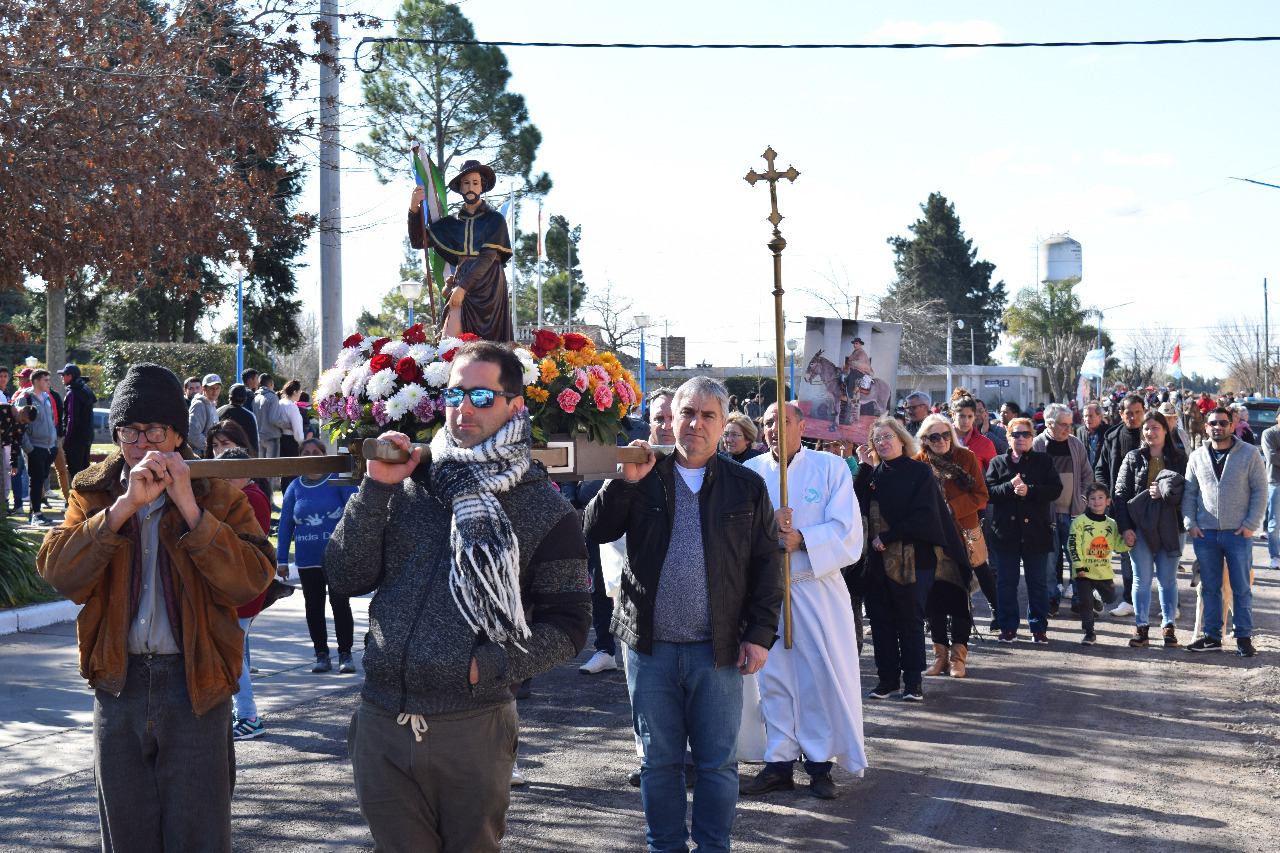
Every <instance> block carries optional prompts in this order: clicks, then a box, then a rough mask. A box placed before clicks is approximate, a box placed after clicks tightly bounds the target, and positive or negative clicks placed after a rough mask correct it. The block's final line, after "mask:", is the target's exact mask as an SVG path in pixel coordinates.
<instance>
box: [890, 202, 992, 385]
mask: <svg viewBox="0 0 1280 853" xmlns="http://www.w3.org/2000/svg"><path fill="white" fill-rule="evenodd" d="M920 209H921V211H923V212H924V218H923V219H917V220H916V222H915V224H914V225H912V226H911V228H910V231H911V233H912V234H914V235H915V236H914V237H912V238H906V237H890V238H888V240H887V241H886V242H887V243H888V244H889V245H890V246H892V247H893V253H894V255H895V256H896V257H895V258H894V261H893V269H894V272H895V273H897V280H896V281H894V282H893V283H892V284H891V285H889V288H888V295H889V297H891V298H893V299H897V300H899V301H913V300H915V301H923V300H928V299H939V300H941V301H942V303H943V305H944V308H943V311H944V312H950V313H951V314H952V315H954V316H955V317H956V318H958V319H962V320H964V321H965V323H966V324H969V323H972V324H973V325H974V326H975V331H976V333H977V334H976V335H975V338H974V341H975V346H974V349H975V353H974V359H975V361H976V363H978V364H990V363H991V351H992V350H993V349H994V348H995V343H996V340H997V338H998V337H999V335H1000V321H1001V316H1002V315H1003V313H1004V306H1005V301H1006V298H1007V297H1006V294H1005V287H1004V282H1003V281H999V282H996V283H995V284H992V283H991V277H992V273H994V272H995V269H996V265H995V264H993V263H991V262H990V261H979V260H977V255H978V252H977V250H976V249H974V248H973V241H972V240H969V239H968V238H966V237H965V236H964V232H963V231H962V230H961V229H960V218H959V217H958V216H956V210H955V206H954V205H953V204H951V202H949V201H947V200H946V198H945V197H943V195H942V194H941V193H930V194H929V198H928V200H927V201H926V202H925V203H924V204H922V205H920Z"/></svg>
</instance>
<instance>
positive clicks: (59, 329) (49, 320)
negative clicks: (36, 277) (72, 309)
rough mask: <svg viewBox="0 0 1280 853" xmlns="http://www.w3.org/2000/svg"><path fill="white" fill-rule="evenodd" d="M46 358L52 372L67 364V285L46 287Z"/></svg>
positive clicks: (46, 364)
mask: <svg viewBox="0 0 1280 853" xmlns="http://www.w3.org/2000/svg"><path fill="white" fill-rule="evenodd" d="M45 299H46V300H47V302H46V303H45V335H44V340H45V356H44V364H45V367H46V368H48V369H49V370H50V371H51V372H52V371H55V370H61V369H62V366H63V365H65V364H66V363H67V285H66V282H57V283H54V282H48V283H47V284H46V286H45Z"/></svg>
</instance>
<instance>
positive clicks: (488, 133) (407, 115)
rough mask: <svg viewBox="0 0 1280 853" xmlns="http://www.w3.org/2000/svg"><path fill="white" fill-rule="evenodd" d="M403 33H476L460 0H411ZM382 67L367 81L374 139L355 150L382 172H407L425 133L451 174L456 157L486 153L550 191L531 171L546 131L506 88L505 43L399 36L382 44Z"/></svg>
mask: <svg viewBox="0 0 1280 853" xmlns="http://www.w3.org/2000/svg"><path fill="white" fill-rule="evenodd" d="M396 35H397V36H399V37H401V38H410V39H428V40H446V41H447V40H451V39H456V40H469V39H474V38H475V37H476V33H475V28H474V27H472V25H471V21H469V20H467V17H466V16H465V15H463V14H462V12H461V10H460V9H459V8H458V6H457V4H454V3H445V2H442V0H404V2H403V3H402V4H401V6H400V9H399V11H398V12H397V13H396ZM379 51H380V53H379V58H380V59H381V61H382V65H381V67H380V68H379V69H378V70H376V71H374V72H372V73H370V74H366V75H365V76H364V78H363V80H362V81H361V86H362V88H363V91H364V101H365V106H366V107H368V109H369V112H370V113H371V115H372V123H371V127H370V128H369V142H368V143H361V144H359V145H357V146H356V151H357V152H359V153H360V154H361V155H363V156H365V157H367V158H369V159H370V160H372V161H373V163H374V169H375V172H376V174H377V176H378V179H379V180H380V181H382V182H383V183H388V182H390V181H391V180H392V179H393V176H404V177H407V176H406V175H404V173H405V169H406V166H405V163H406V158H407V152H408V150H409V145H410V143H411V142H412V141H413V140H420V141H421V142H422V143H423V145H425V146H426V149H427V152H428V153H429V155H430V156H431V157H432V159H434V160H435V163H436V166H438V167H439V169H440V172H441V174H443V175H444V176H445V178H446V179H447V178H448V177H449V174H448V169H449V166H450V165H451V164H452V165H454V166H460V165H461V164H462V162H463V161H464V160H472V159H474V160H480V161H481V162H483V163H486V164H487V165H488V166H490V167H491V168H492V169H493V170H494V172H496V173H497V174H498V176H499V180H501V178H502V177H504V176H507V177H519V178H521V179H522V180H523V181H524V184H525V190H526V191H527V192H535V193H539V194H545V193H547V192H548V191H550V189H551V178H550V177H549V176H548V175H547V174H546V173H545V172H544V173H543V174H542V175H540V176H539V177H538V178H536V179H534V178H531V177H530V174H531V172H532V169H533V161H534V158H535V157H536V156H537V152H538V145H539V144H541V142H542V134H541V133H540V132H539V131H538V128H537V127H535V126H534V125H533V124H532V123H531V122H530V121H529V111H528V109H527V108H526V107H525V102H524V97H523V96H521V95H518V94H516V93H515V92H508V91H507V82H508V81H509V80H510V79H511V71H510V70H509V69H508V68H507V57H506V55H505V54H503V52H502V50H501V49H500V48H498V47H492V46H487V45H457V44H441V43H440V42H439V41H433V42H432V43H429V44H411V43H395V44H388V45H384V46H382V47H380V48H379Z"/></svg>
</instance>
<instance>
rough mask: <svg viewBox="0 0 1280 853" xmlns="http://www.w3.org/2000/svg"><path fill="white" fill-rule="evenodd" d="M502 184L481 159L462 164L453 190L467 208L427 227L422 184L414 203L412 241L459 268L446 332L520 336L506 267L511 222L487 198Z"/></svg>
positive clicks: (506, 338) (447, 295)
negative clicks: (514, 324)
mask: <svg viewBox="0 0 1280 853" xmlns="http://www.w3.org/2000/svg"><path fill="white" fill-rule="evenodd" d="M496 184H497V177H496V176H495V175H494V173H493V170H492V169H490V168H489V167H488V166H485V165H483V164H482V163H480V162H479V161H478V160H468V161H466V162H465V163H463V164H462V171H461V172H459V173H458V174H457V176H455V177H454V179H453V180H452V181H450V182H449V189H450V190H452V191H453V192H455V193H458V194H459V195H461V196H462V209H461V210H459V211H458V212H457V213H455V214H451V215H449V216H442V217H441V218H440V219H438V220H437V221H435V222H433V223H432V224H430V225H426V226H425V227H424V224H423V221H422V200H423V198H425V197H426V190H424V189H423V188H422V187H416V188H415V189H414V191H413V197H412V200H411V201H410V205H409V243H410V244H411V245H412V246H413V247H414V248H415V249H421V248H423V246H424V245H425V244H426V241H430V246H431V248H432V249H433V250H435V251H437V252H439V253H440V256H441V257H443V258H444V259H445V260H446V261H448V262H449V263H451V264H453V265H454V267H455V270H454V274H453V275H452V276H450V277H449V279H448V280H447V281H446V282H445V289H444V294H443V295H444V301H445V314H444V317H443V326H442V333H443V334H444V335H445V336H449V337H457V336H459V335H461V334H464V333H466V332H470V333H471V334H473V335H478V336H480V337H481V338H483V339H485V340H489V341H496V342H498V343H509V342H510V341H513V340H515V330H514V329H512V328H511V301H510V296H509V295H508V293H507V276H506V273H505V271H504V268H505V267H506V264H507V261H509V260H510V259H511V235H510V234H509V233H508V232H507V221H506V219H504V218H503V217H502V214H500V213H498V212H497V211H496V210H494V209H493V208H492V207H490V206H489V205H488V204H487V203H485V201H484V199H483V198H481V195H482V194H483V193H487V192H489V190H491V189H493V188H494V186H495V185H496Z"/></svg>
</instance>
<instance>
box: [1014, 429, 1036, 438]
mask: <svg viewBox="0 0 1280 853" xmlns="http://www.w3.org/2000/svg"><path fill="white" fill-rule="evenodd" d="M1009 438H1031V433H1029V432H1027V431H1026V430H1024V429H1020V430H1018V431H1017V432H1011V433H1009Z"/></svg>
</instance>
